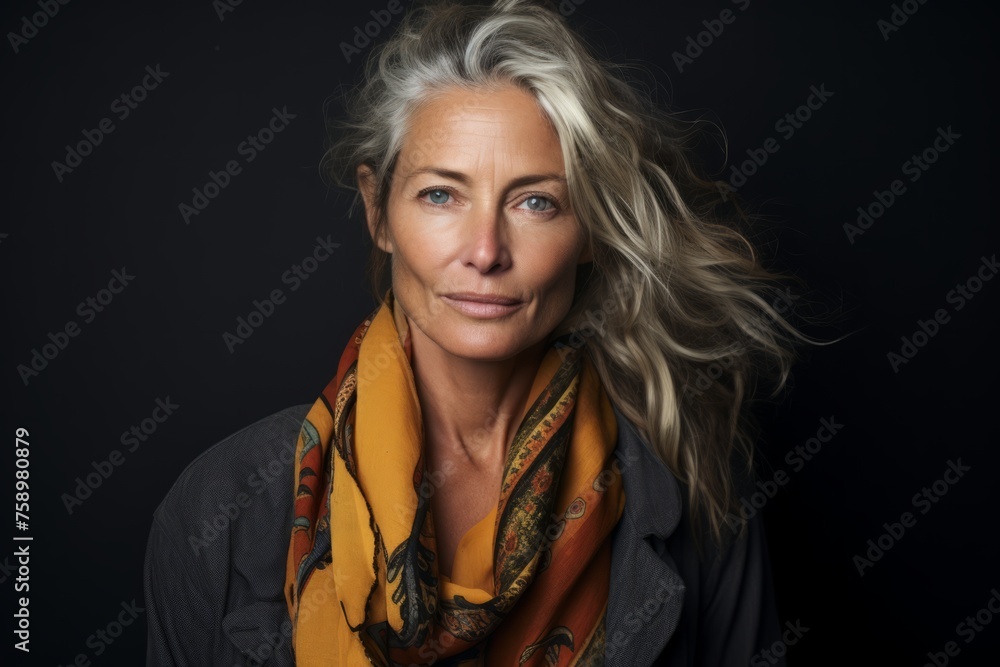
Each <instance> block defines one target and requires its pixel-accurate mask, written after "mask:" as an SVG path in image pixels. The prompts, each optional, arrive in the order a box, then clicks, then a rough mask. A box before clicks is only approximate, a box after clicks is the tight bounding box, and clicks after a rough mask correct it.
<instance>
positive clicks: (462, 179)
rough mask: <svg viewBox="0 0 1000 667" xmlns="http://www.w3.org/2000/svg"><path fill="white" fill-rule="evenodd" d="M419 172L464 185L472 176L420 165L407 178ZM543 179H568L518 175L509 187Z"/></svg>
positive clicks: (564, 180)
mask: <svg viewBox="0 0 1000 667" xmlns="http://www.w3.org/2000/svg"><path fill="white" fill-rule="evenodd" d="M418 174H436V175H437V176H441V177H443V178H450V179H452V180H455V181H458V182H459V183H461V184H462V185H468V184H469V182H470V180H471V179H470V178H469V177H468V176H467V175H465V174H463V173H462V172H460V171H454V170H451V169H441V168H440V167H418V168H417V169H414V170H413V171H411V172H410V173H409V175H408V176H407V177H406V180H410V179H411V178H413V177H414V176H417V175H418ZM542 181H558V182H560V183H563V184H565V183H566V179H565V178H564V177H563V176H562V175H561V174H525V175H524V176H518V177H517V178H515V179H512V180H511V181H510V182H509V183H508V184H507V188H508V189H510V188H518V187H521V186H522V185H530V184H531V183H541V182H542Z"/></svg>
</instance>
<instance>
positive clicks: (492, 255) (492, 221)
mask: <svg viewBox="0 0 1000 667" xmlns="http://www.w3.org/2000/svg"><path fill="white" fill-rule="evenodd" d="M467 222H468V224H467V225H466V228H467V234H468V236H467V238H466V243H465V249H464V252H463V255H464V256H463V257H462V260H463V262H464V264H465V265H466V266H471V267H474V268H475V269H477V270H478V271H479V272H480V273H490V272H494V273H496V272H501V271H504V270H505V269H507V268H508V267H509V266H510V264H511V253H510V243H509V240H510V239H509V237H508V231H509V230H508V227H507V220H506V218H505V217H504V215H503V213H502V211H500V210H499V208H498V207H495V206H493V205H492V204H486V203H483V204H481V205H479V206H475V207H474V210H473V211H472V212H471V214H470V218H469V220H468V221H467Z"/></svg>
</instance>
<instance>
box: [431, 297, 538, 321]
mask: <svg viewBox="0 0 1000 667" xmlns="http://www.w3.org/2000/svg"><path fill="white" fill-rule="evenodd" d="M441 298H442V299H444V301H445V303H447V304H448V305H449V306H451V307H452V308H454V309H455V310H458V311H459V312H461V313H464V314H465V315H469V316H470V317H475V318H479V319H491V318H495V317H503V316H505V315H510V314H511V313H513V312H514V311H516V310H518V309H519V308H521V307H522V306H523V305H524V301H521V300H520V299H518V298H515V297H508V296H497V295H493V294H477V293H475V292H456V293H453V294H442V295H441Z"/></svg>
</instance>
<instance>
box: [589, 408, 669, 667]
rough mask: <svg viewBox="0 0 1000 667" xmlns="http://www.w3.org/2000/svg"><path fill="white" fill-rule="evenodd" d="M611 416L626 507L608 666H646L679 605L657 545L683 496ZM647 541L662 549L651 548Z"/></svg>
mask: <svg viewBox="0 0 1000 667" xmlns="http://www.w3.org/2000/svg"><path fill="white" fill-rule="evenodd" d="M615 417H616V419H617V420H618V445H617V448H616V450H615V457H616V458H617V466H619V472H620V473H621V475H622V481H623V483H624V485H625V509H624V510H623V512H622V517H621V520H620V521H619V522H618V526H617V527H616V528H615V533H614V537H613V541H612V546H611V587H610V595H609V598H608V612H607V618H606V620H605V629H606V648H605V658H606V663H605V664H607V665H608V666H609V667H612V666H617V665H621V666H623V667H624V666H626V665H628V666H630V667H631V666H635V665H639V666H646V665H652V664H653V662H654V661H655V660H656V658H657V657H658V656H659V655H660V654H661V653H662V651H663V648H664V647H665V646H666V644H667V641H668V640H669V639H670V637H671V636H672V635H673V633H674V630H675V629H676V628H677V623H678V621H679V620H680V615H681V607H682V603H683V600H684V581H683V580H682V579H681V577H680V575H679V574H677V571H676V566H675V564H674V562H673V559H672V558H671V557H670V555H669V554H668V553H667V552H666V550H665V549H664V548H663V547H662V545H663V541H664V540H665V539H666V538H667V537H669V536H670V535H671V534H672V533H673V532H674V530H675V529H676V528H677V524H678V523H679V522H680V518H681V511H682V505H681V495H680V494H681V490H680V485H679V484H678V482H677V480H676V478H675V477H674V476H673V474H672V473H671V472H670V471H669V470H668V469H667V467H666V466H665V465H664V464H663V462H662V461H660V459H659V457H657V456H656V454H654V453H653V452H652V450H650V448H649V446H648V445H647V444H646V443H645V441H643V440H642V438H641V437H640V435H639V433H638V432H637V431H636V430H635V427H634V426H633V425H632V424H631V423H630V422H629V421H628V420H627V419H626V418H625V416H624V415H622V413H621V412H619V411H618V408H617V407H615ZM647 538H653V539H654V540H655V541H656V542H657V543H658V544H659V545H660V548H659V549H654V548H653V545H652V544H651V543H650V540H649V539H647ZM660 552H662V554H661V553H660Z"/></svg>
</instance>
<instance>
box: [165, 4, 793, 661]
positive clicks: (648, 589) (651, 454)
mask: <svg viewBox="0 0 1000 667" xmlns="http://www.w3.org/2000/svg"><path fill="white" fill-rule="evenodd" d="M342 130H343V131H342V133H341V135H340V137H339V139H338V140H337V142H336V143H335V145H334V146H333V147H332V148H331V151H330V153H329V160H328V161H326V162H325V164H326V166H328V167H329V170H330V173H331V174H332V175H333V176H334V178H335V179H337V181H338V182H340V183H342V184H345V185H348V186H353V187H356V189H357V190H358V191H359V193H360V195H361V199H362V201H363V204H364V212H365V219H366V222H367V225H368V229H369V232H370V234H371V237H372V239H373V253H374V255H373V262H372V268H373V276H372V277H373V283H372V284H373V286H374V288H375V290H376V292H375V294H376V297H377V298H379V300H380V304H379V306H378V308H376V309H375V311H374V312H373V313H371V315H370V316H369V317H368V318H366V319H365V320H364V321H363V322H362V323H361V324H360V326H359V327H358V328H357V331H356V332H355V335H354V336H353V337H352V339H351V340H350V341H348V343H347V346H346V348H345V349H344V352H343V354H342V357H341V361H340V364H339V367H338V370H337V373H336V376H335V377H334V378H333V380H332V381H331V382H330V384H329V385H328V386H327V387H326V389H325V390H324V391H323V393H322V395H321V396H320V397H319V399H318V400H316V402H315V403H314V404H313V405H311V406H298V407H296V408H290V409H288V410H285V411H283V412H281V413H278V414H276V415H273V416H272V417H270V418H268V419H265V420H262V421H261V422H258V423H257V424H254V425H252V426H250V427H248V428H246V429H244V430H243V431H241V432H239V433H237V434H234V435H233V436H231V437H230V438H227V439H226V440H225V441H223V442H221V443H219V444H217V445H216V446H215V447H213V448H211V449H210V450H208V451H207V452H206V453H205V454H203V455H202V456H201V457H200V458H199V459H198V460H197V461H196V462H195V463H194V464H192V465H191V466H190V467H189V468H188V470H187V471H185V473H184V474H183V475H182V476H181V478H180V479H179V480H178V482H177V484H176V485H175V487H174V489H173V490H172V491H171V493H170V494H169V495H168V497H167V499H166V500H165V501H164V502H163V504H162V505H161V506H160V508H159V509H158V510H157V514H156V516H155V520H154V525H153V530H152V531H151V534H150V540H149V546H148V551H147V563H146V595H147V599H146V605H147V613H148V616H149V664H156V665H161V664H162V665H186V664H190V665H194V664H218V665H221V664H226V665H228V664H269V665H287V664H296V665H302V666H311V665H364V664H377V665H430V664H441V665H479V664H484V665H511V664H519V665H598V664H610V665H654V664H655V665H671V666H679V665H695V664H697V665H737V664H739V665H745V664H748V663H750V661H751V660H752V659H755V658H756V659H757V660H761V661H766V662H761V664H781V663H782V662H783V659H782V658H780V657H779V656H783V655H784V648H785V645H786V643H787V642H790V641H792V640H791V639H790V637H789V636H788V633H787V632H786V633H785V634H786V636H785V637H784V639H783V638H782V635H781V634H780V629H779V626H778V622H777V619H776V613H775V608H774V602H773V592H772V584H771V579H770V572H769V565H768V559H767V552H766V546H765V542H764V537H763V532H762V527H761V526H760V524H759V521H760V519H759V515H758V516H757V517H756V518H754V519H753V520H750V521H746V520H744V519H743V518H742V516H741V514H740V510H739V506H740V503H739V497H740V494H741V493H742V492H743V491H742V489H743V488H745V487H744V486H743V485H744V484H746V483H747V480H750V479H751V478H750V477H749V476H748V475H746V471H747V470H748V466H749V464H750V457H749V455H748V454H749V451H748V450H749V436H748V435H747V433H746V432H745V431H746V430H747V429H746V427H745V423H744V422H745V413H744V411H743V408H744V405H745V402H746V400H747V399H748V398H749V395H748V388H749V387H751V386H752V384H751V383H753V382H754V381H755V379H756V378H757V377H758V376H759V375H761V373H760V372H759V370H758V369H762V368H764V367H766V365H767V364H768V363H770V364H771V365H772V366H774V367H776V368H777V369H778V370H779V371H780V373H779V378H778V386H779V387H780V386H781V384H783V381H784V379H785V377H786V375H787V373H788V369H789V366H790V364H791V361H792V359H793V351H792V346H791V341H792V340H794V339H800V340H807V339H806V338H805V337H804V336H802V335H801V334H799V333H798V332H797V331H796V330H795V329H794V328H793V327H792V326H791V325H789V324H788V323H787V322H786V321H785V320H784V319H783V318H782V317H781V316H780V315H779V314H778V313H777V312H776V311H775V309H774V308H773V307H771V305H769V302H768V298H767V297H766V294H767V289H768V288H769V287H770V286H771V285H772V284H774V280H775V278H776V277H777V276H775V275H773V274H771V273H769V272H767V271H766V270H765V269H763V268H762V267H761V266H760V265H759V263H758V262H757V260H756V258H755V256H754V254H753V250H752V248H751V247H750V245H749V243H747V242H746V241H745V240H744V238H743V237H742V236H741V235H740V234H739V233H738V232H737V231H735V229H733V228H732V227H730V226H726V225H725V224H722V222H723V218H722V213H721V212H720V206H719V204H721V203H722V202H721V195H720V194H719V191H717V190H716V189H715V188H714V187H713V184H712V183H710V182H707V181H704V180H702V179H700V178H699V177H698V176H697V175H696V174H695V172H694V170H693V169H692V167H691V166H690V164H689V162H688V159H687V157H686V152H685V148H684V146H685V143H684V139H685V135H684V133H682V132H681V131H680V129H679V126H678V125H677V124H676V123H675V122H674V121H671V120H670V119H669V117H667V116H666V115H664V114H662V113H659V112H658V111H657V110H656V109H655V108H653V107H652V106H651V105H650V104H649V103H648V102H646V101H644V100H643V99H642V98H641V97H640V96H639V95H638V94H636V93H635V92H634V91H633V90H632V89H631V88H630V87H629V86H628V85H626V84H625V83H623V82H622V81H621V80H620V79H619V78H616V77H615V75H614V69H613V68H612V67H611V66H609V65H604V64H601V63H599V62H597V61H596V60H595V59H594V58H593V57H592V56H590V55H589V54H588V52H587V50H586V48H585V47H584V46H583V44H582V43H581V41H580V39H579V38H578V37H577V36H576V35H574V34H573V33H572V32H571V31H570V30H569V29H568V28H567V27H566V25H565V24H564V22H563V20H562V19H561V17H560V16H559V15H558V14H557V13H556V12H554V11H552V10H550V9H547V8H545V7H544V6H542V5H539V4H536V3H532V2H523V1H519V0H504V1H501V2H497V3H496V4H495V5H493V6H492V7H482V6H477V7H472V6H459V5H435V6H428V7H424V8H421V9H415V10H413V11H411V13H410V14H409V15H408V16H407V17H406V19H405V20H404V22H403V24H402V25H401V27H400V29H399V32H398V33H397V34H396V35H395V36H394V37H393V38H392V40H390V41H389V42H387V43H385V44H384V45H383V46H382V47H381V48H380V49H379V50H378V51H377V52H375V53H374V54H373V55H372V57H371V58H370V60H369V63H368V67H367V70H366V80H365V82H364V85H363V86H362V87H361V88H360V89H359V91H358V92H357V94H356V95H355V97H354V99H353V104H352V107H351V109H350V121H349V122H348V123H345V124H344V125H343V128H342ZM352 180H353V183H351V181H352ZM387 264H388V265H389V266H388V267H387V266H386V265H387ZM386 268H390V269H391V277H390V281H389V284H388V286H387V285H386V284H385V283H384V278H385V276H384V272H385V269H386ZM219 470H224V471H226V472H225V473H224V474H222V475H221V477H220V475H219V472H218V471H219ZM220 515H221V516H222V517H223V519H224V520H221V521H220V520H219V516H220Z"/></svg>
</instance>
